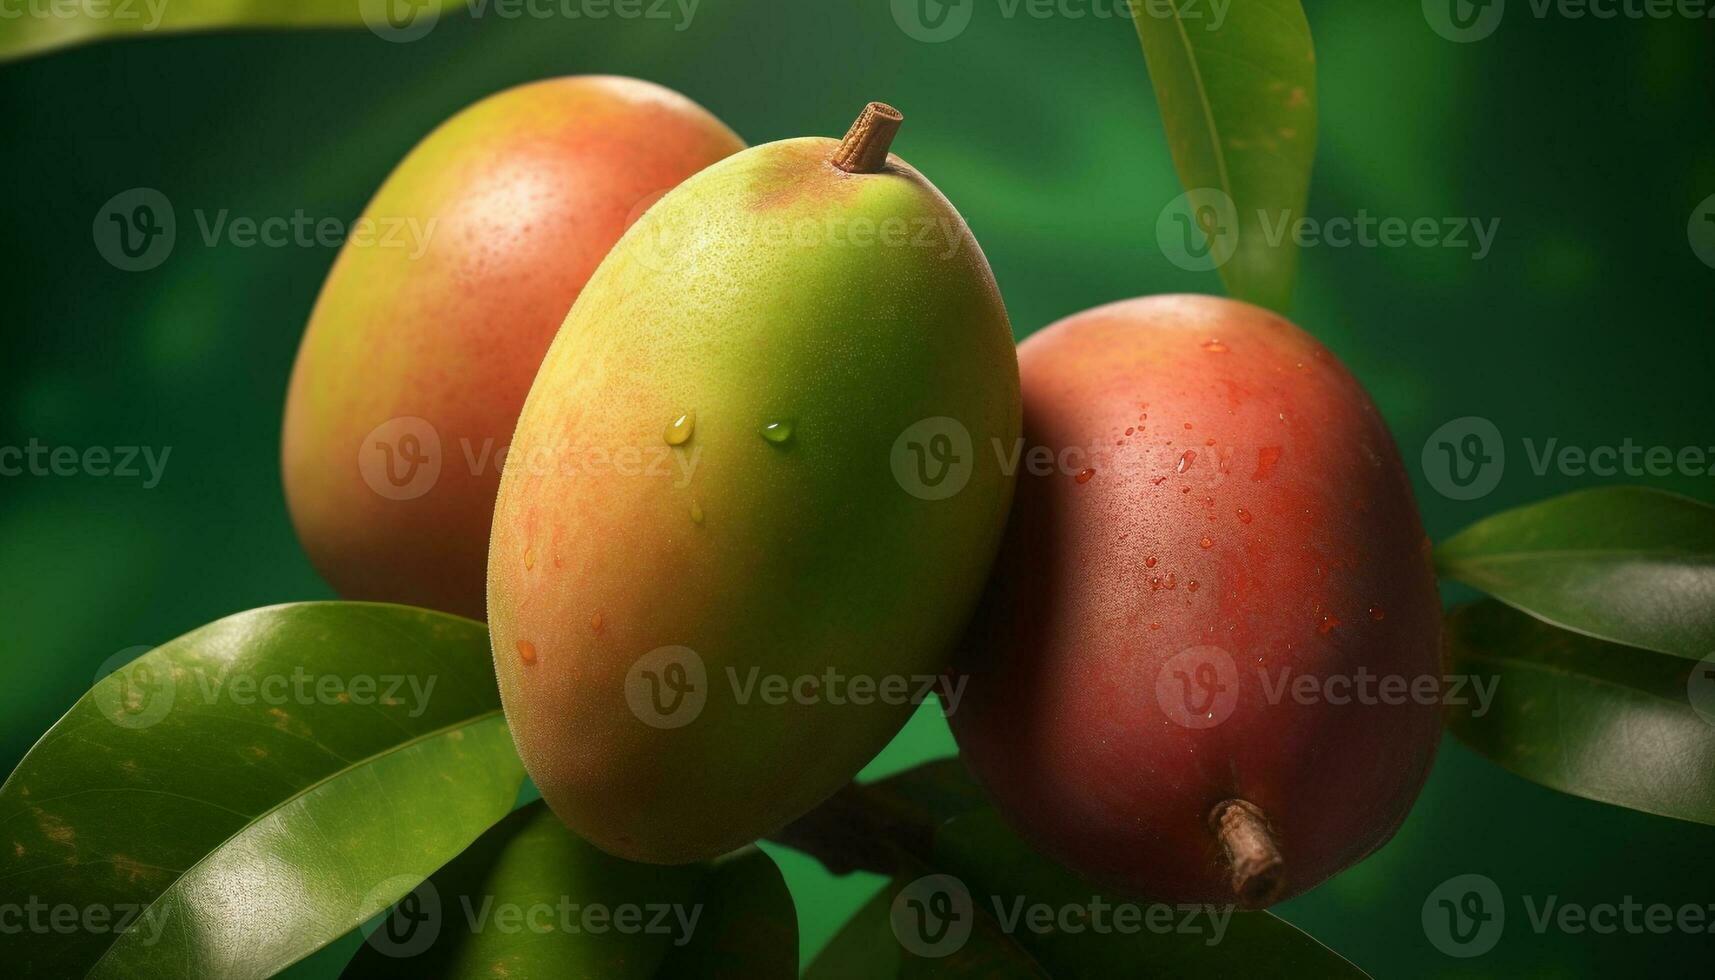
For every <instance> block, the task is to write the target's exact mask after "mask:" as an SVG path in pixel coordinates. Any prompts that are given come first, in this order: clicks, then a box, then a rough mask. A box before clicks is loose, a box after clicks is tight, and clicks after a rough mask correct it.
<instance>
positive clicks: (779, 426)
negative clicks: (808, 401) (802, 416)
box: [762, 419, 792, 446]
mask: <svg viewBox="0 0 1715 980" xmlns="http://www.w3.org/2000/svg"><path fill="white" fill-rule="evenodd" d="M762 438H764V439H767V440H768V441H769V442H771V443H773V444H774V445H776V446H784V445H785V444H787V443H788V442H791V441H792V422H791V420H789V419H781V420H780V421H778V422H770V423H768V424H767V425H765V426H763V427H762Z"/></svg>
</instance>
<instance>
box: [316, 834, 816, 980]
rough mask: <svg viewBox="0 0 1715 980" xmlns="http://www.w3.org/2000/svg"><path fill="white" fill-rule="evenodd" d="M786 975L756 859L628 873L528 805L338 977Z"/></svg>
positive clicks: (776, 885) (789, 928)
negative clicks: (343, 975)
mask: <svg viewBox="0 0 1715 980" xmlns="http://www.w3.org/2000/svg"><path fill="white" fill-rule="evenodd" d="M797 968H798V925H797V918H796V916H795V914H794V911H793V908H792V897H791V895H790V894H789V893H788V892H787V890H786V882H785V879H783V878H782V877H781V876H780V871H779V869H778V868H776V867H775V866H774V862H773V860H771V859H770V858H769V857H768V855H766V854H764V853H762V852H761V851H760V850H757V849H756V848H745V849H744V850H741V851H737V852H735V853H733V854H730V855H727V856H726V857H723V858H721V859H719V860H717V861H714V862H709V863H705V864H691V865H680V866H677V867H664V866H660V865H650V864H636V863H633V862H631V861H625V860H622V859H620V858H616V857H612V856H610V855H607V854H604V853H602V852H601V851H599V850H597V849H596V848H595V847H593V846H591V845H590V844H588V843H586V842H585V841H583V840H582V839H581V838H579V837H577V836H576V835H574V834H573V833H571V832H570V831H568V830H567V829H566V828H565V826H564V825H563V824H561V823H560V821H559V819H558V818H557V817H555V816H554V814H553V812H552V811H551V810H549V809H548V807H547V805H546V804H544V803H540V802H538V803H533V804H531V805H530V806H528V807H525V808H524V809H522V810H519V811H518V812H516V813H514V814H512V815H511V816H510V817H508V818H506V819H505V820H503V821H502V822H501V823H500V824H498V825H497V826H495V827H494V829H492V830H490V831H489V832H488V833H487V834H484V835H483V837H482V838H481V839H480V840H478V841H477V842H476V843H475V844H474V845H472V846H471V847H470V849H469V850H467V851H466V852H465V853H464V854H462V855H460V856H459V857H458V858H457V859H456V860H454V861H453V862H452V863H451V864H449V865H447V866H446V867H445V868H443V869H442V870H441V871H439V872H437V873H436V874H435V875H434V876H433V877H431V878H430V879H429V880H428V881H427V882H424V883H423V884H422V885H421V886H419V887H418V888H417V889H416V890H415V891H413V892H412V893H411V894H410V895H408V896H406V898H405V900H404V901H402V902H400V903H399V905H398V906H397V907H395V908H394V909H392V910H390V911H389V913H388V914H387V915H386V916H385V917H384V918H383V920H382V921H381V922H380V923H379V924H378V925H377V927H376V929H375V930H374V931H373V932H371V933H370V934H369V937H368V941H367V942H366V943H365V944H364V946H363V947H362V948H361V949H360V950H359V952H358V955H357V956H356V957H355V958H354V959H353V960H352V961H351V964H350V965H349V966H348V967H347V969H346V972H345V975H346V976H352V977H393V976H397V977H423V976H434V977H453V978H457V977H473V978H474V977H483V978H491V977H550V976H565V977H603V978H614V980H624V978H627V977H631V978H640V980H641V978H648V977H657V976H659V977H673V978H686V980H695V978H698V977H722V976H743V977H757V978H762V980H766V978H770V977H777V978H781V980H789V978H791V977H794V976H796V975H797Z"/></svg>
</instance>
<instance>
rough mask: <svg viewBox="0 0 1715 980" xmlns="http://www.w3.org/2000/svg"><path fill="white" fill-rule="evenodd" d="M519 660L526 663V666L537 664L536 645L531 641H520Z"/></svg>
mask: <svg viewBox="0 0 1715 980" xmlns="http://www.w3.org/2000/svg"><path fill="white" fill-rule="evenodd" d="M518 659H519V660H522V661H524V665H525V666H529V665H530V664H533V663H535V662H536V644H534V643H531V642H530V641H529V640H519V641H518Z"/></svg>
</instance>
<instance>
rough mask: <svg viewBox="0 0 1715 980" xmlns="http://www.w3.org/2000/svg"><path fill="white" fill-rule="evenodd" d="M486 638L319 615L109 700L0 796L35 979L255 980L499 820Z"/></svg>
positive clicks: (330, 608) (151, 672) (210, 643)
mask: <svg viewBox="0 0 1715 980" xmlns="http://www.w3.org/2000/svg"><path fill="white" fill-rule="evenodd" d="M489 658H490V654H489V649H488V635H487V631H486V630H484V628H483V627H482V625H481V624H480V623H474V622H471V621H469V620H466V619H460V618H458V617H455V616H448V615H444V614H441V613H435V612H430V611H427V610H422V609H411V608H407V607H404V606H387V605H375V604H368V603H346V602H316V603H302V604H297V605H286V606H274V607H271V608H267V609H257V610H253V611H251V612H246V613H240V614H238V615H236V616H230V617H228V618H226V619H222V620H220V621H218V622H215V623H212V624H210V625H208V626H205V627H203V628H201V629H199V630H196V631H195V632H192V633H188V634H186V635H185V636H182V637H180V638H178V639H176V640H173V641H171V642H169V643H167V644H165V645H163V646H160V647H158V648H156V649H155V650H152V651H150V652H149V653H146V654H144V655H143V656H142V657H140V658H138V659H137V660H135V661H133V662H132V663H131V664H129V665H127V666H125V667H122V668H120V669H119V670H118V671H116V672H115V673H113V674H111V675H109V676H108V677H106V678H105V679H103V680H101V681H100V682H98V683H97V684H96V685H95V687H94V688H92V689H91V690H90V691H89V693H87V694H85V695H84V696H83V697H82V698H81V699H79V700H78V702H77V704H76V705H74V706H73V707H72V709H71V710H70V711H69V712H67V713H66V715H65V717H64V718H62V719H60V721H59V722H58V723H56V724H55V725H54V727H53V728H51V729H49V731H48V733H47V734H46V735H44V736H43V737H42V740H41V741H40V742H38V743H37V744H36V746H35V748H34V749H32V750H31V751H30V753H29V754H28V755H27V756H25V757H24V760H23V761H22V762H21V763H19V765H18V768H17V769H16V770H15V771H14V772H13V773H12V775H11V777H10V778H8V779H7V780H6V783H5V785H4V786H3V787H0V882H4V883H5V886H4V888H5V892H6V893H7V894H9V895H20V896H29V897H30V900H31V901H33V902H36V903H38V905H39V906H40V907H41V908H42V909H45V911H43V912H41V913H40V916H41V918H40V925H37V924H35V920H32V922H28V923H26V927H25V930H24V931H23V932H22V933H20V934H17V935H14V936H10V937H8V939H7V944H8V946H10V947H11V949H10V950H9V952H8V954H7V956H6V959H7V960H8V962H9V963H11V964H12V965H13V966H15V967H20V968H21V969H22V972H23V973H25V974H30V975H43V976H79V975H88V976H111V977H129V978H135V977H179V976H230V977H240V976H263V975H267V974H270V973H273V972H275V971H277V970H279V969H281V968H283V967H285V966H287V965H289V964H291V963H293V962H295V961H296V960H298V959H300V958H302V957H303V956H305V955H307V954H309V953H311V952H313V951H315V950H316V949H318V948H320V947H321V946H323V945H324V944H326V943H328V942H329V941H331V940H333V939H335V938H337V937H339V936H340V935H342V934H344V933H346V932H349V931H350V930H352V929H354V928H356V927H357V926H358V925H359V924H360V923H362V922H363V921H364V920H366V919H368V918H369V917H370V916H372V915H374V914H375V913H376V912H378V911H379V910H381V909H383V908H386V907H387V906H388V905H389V904H391V903H392V902H393V901H395V900H396V899H397V898H398V897H399V896H400V895H402V894H404V893H406V892H408V891H409V890H410V889H411V888H412V887H414V886H415V885H416V884H417V883H418V882H419V881H421V880H422V879H423V878H424V877H425V876H427V875H428V874H429V873H430V872H432V871H434V870H435V869H436V868H438V867H440V866H441V865H442V864H443V863H445V862H446V861H447V860H448V859H450V858H452V857H453V856H455V855H457V854H458V853H459V852H460V851H461V850H463V849H464V848H465V846H466V845H468V844H469V843H470V842H471V841H472V840H474V839H476V838H477V836H478V835H480V834H481V833H482V831H484V830H485V829H487V828H488V827H489V826H491V825H492V824H493V823H494V822H495V821H496V820H499V819H500V818H501V817H503V816H505V814H506V813H507V811H508V810H510V809H511V807H512V803H513V800H514V798H515V797H516V796H517V793H518V787H519V784H520V783H521V782H522V780H523V776H524V773H523V766H522V765H521V764H520V762H519V761H518V757H517V754H516V753H515V752H514V750H513V747H512V740H511V736H510V735H509V733H508V732H507V729H506V723H505V720H504V718H503V717H502V715H501V713H500V697H499V693H498V691H497V690H496V688H495V682H494V672H493V667H492V663H491V661H490V659H489Z"/></svg>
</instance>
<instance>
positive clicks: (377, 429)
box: [281, 76, 744, 619]
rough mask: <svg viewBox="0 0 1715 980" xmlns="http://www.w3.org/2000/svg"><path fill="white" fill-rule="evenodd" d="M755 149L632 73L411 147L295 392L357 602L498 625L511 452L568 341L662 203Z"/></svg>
mask: <svg viewBox="0 0 1715 980" xmlns="http://www.w3.org/2000/svg"><path fill="white" fill-rule="evenodd" d="M743 147H744V144H743V142H742V141H741V140H739V138H738V137H737V136H734V135H733V133H732V131H731V130H729V129H727V128H726V127H725V126H724V125H722V124H721V122H720V121H719V120H717V119H716V118H714V117H713V116H711V115H709V113H708V112H706V111H704V110H703V109H702V108H701V107H700V106H698V105H696V104H695V103H693V102H691V101H690V100H689V99H686V98H685V97H684V96H681V95H679V94H677V93H675V92H671V91H669V90H667V89H664V88H662V87H660V86H658V85H653V84H650V83H648V82H641V81H637V80H636V79H630V78H612V77H600V76H586V77H576V78H556V79H550V80H548V81H542V82H536V83H533V84H530V85H523V86H519V87H518V88H514V89H509V90H508V91H505V92H502V93H500V94H498V95H495V96H492V97H490V98H488V99H485V100H483V101H481V102H478V103H477V104H476V105H473V106H471V107H470V108H468V109H466V110H464V111H463V112H461V113H459V114H458V115H456V116H454V117H453V118H452V119H450V120H448V121H447V122H446V123H445V124H443V125H442V126H441V127H440V128H438V129H436V130H435V131H434V132H433V133H431V134H430V135H429V136H428V138H427V139H425V140H423V142H422V143H420V144H418V146H417V147H416V149H414V150H412V151H411V154H410V155H409V156H407V157H406V158H405V160H404V162H403V163H401V164H400V165H399V167H398V168H397V169H396V170H394V172H393V173H392V175H391V176H389V177H388V178H387V181H386V183H384V184H382V185H381V189H380V190H379V191H378V192H376V195H375V199H374V200H373V201H371V202H370V204H369V207H368V208H367V209H366V210H365V211H364V215H363V218H362V219H360V220H359V222H358V223H357V224H356V225H354V226H353V234H352V236H351V238H350V240H349V241H347V243H346V245H345V247H344V248H342V249H341V250H340V254H339V258H338V259H337V260H336V261H335V263H334V267H333V271H332V272H330V273H329V274H328V280H327V283H326V285H324V286H323V287H322V293H321V297H320V299H318V300H317V302H316V308H315V312H314V313H312V314H311V316H310V325H309V328H308V330H307V331H306V332H305V334H304V340H303V346H302V347H301V348H300V349H299V351H298V361H297V365H296V367H295V368H294V369H293V371H292V383H291V389H290V391H289V392H288V394H287V398H286V418H285V426H284V436H283V449H282V453H281V461H282V466H283V469H284V474H285V485H286V500H287V504H288V506H289V507H290V509H291V513H292V523H293V524H294V525H295V526H296V528H297V531H298V537H299V539H300V540H302V541H303V543H304V549H305V550H306V551H308V552H309V555H310V560H311V561H312V562H314V564H315V566H316V568H317V569H318V570H319V571H320V572H321V573H322V575H323V576H324V577H326V578H327V580H328V581H329V582H330V583H332V584H333V586H334V588H335V589H337V590H338V591H339V592H340V594H342V595H345V596H347V597H350V598H354V599H379V600H388V601H394V602H404V603H410V604H413V605H421V606H430V607H433V608H436V609H443V610H447V611H450V612H456V613H462V614H464V615H466V616H472V617H475V618H478V619H480V618H482V615H483V572H484V569H485V567H486V561H485V555H486V552H487V547H488V529H489V519H490V517H491V515H492V514H493V510H494V494H495V490H496V488H497V487H498V486H499V483H500V469H501V464H502V462H503V460H504V459H505V449H506V444H507V441H508V439H509V438H510V436H511V434H512V428H513V425H514V424H515V423H516V422H517V419H518V410H519V408H520V407H521V406H522V405H523V404H524V395H525V393H526V392H528V391H529V387H530V380H531V379H532V378H534V377H535V376H536V368H537V366H538V365H539V364H540V363H541V360H542V355H543V353H544V352H545V351H546V350H547V349H548V344H549V342H550V341H551V340H552V339H553V336H554V330H555V329H556V328H557V327H558V326H559V325H560V323H561V321H563V320H564V319H565V316H566V310H567V309H569V308H570V307H571V305H572V301H573V300H574V299H576V298H577V295H578V291H579V290H581V289H582V288H583V285H584V282H585V280H587V279H588V278H589V276H590V273H591V272H593V271H594V270H595V267H596V265H597V264H598V263H599V262H601V260H602V258H603V256H605V255H606V254H607V252H608V249H609V248H611V247H612V245H613V243H614V242H616V241H618V240H619V236H620V235H621V234H622V233H623V232H624V231H625V228H626V226H627V224H628V222H630V221H631V220H633V219H634V218H635V217H636V216H637V214H638V213H640V212H641V210H642V209H643V207H645V206H646V205H647V204H648V203H649V201H650V200H651V198H652V196H654V195H658V194H659V193H661V192H663V191H665V190H667V189H670V188H672V187H674V186H676V185H677V184H679V182H681V181H683V180H684V179H685V178H686V177H689V176H690V175H691V174H694V173H696V172H697V171H698V170H701V169H702V168H703V167H705V166H707V165H709V164H711V163H714V162H715V161H716V160H719V159H721V158H722V157H725V156H728V155H729V154H732V153H735V152H737V151H738V150H740V149H742V148H743Z"/></svg>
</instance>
